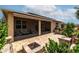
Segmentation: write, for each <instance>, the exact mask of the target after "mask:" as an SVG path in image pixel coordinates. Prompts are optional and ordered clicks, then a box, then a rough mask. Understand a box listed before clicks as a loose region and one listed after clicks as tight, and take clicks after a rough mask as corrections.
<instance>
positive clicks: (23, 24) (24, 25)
mask: <svg viewBox="0 0 79 59" xmlns="http://www.w3.org/2000/svg"><path fill="white" fill-rule="evenodd" d="M22 29H26V21H22Z"/></svg>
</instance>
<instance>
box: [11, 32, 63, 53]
mask: <svg viewBox="0 0 79 59" xmlns="http://www.w3.org/2000/svg"><path fill="white" fill-rule="evenodd" d="M61 37H62V35H58V34H53V33H49V34H45V35H41V36H36V37H32V38H27V39H23V40H20V41H16V42H13V43H12V44H13V50H14V52H18V51H20V50H22V49H23V48H22V46H23V45H25V44H26V45H28V44H30V43H32V42H38V43H39V44H40V45H41V46H42V47H43V46H44V45H45V43H48V38H51V39H53V40H54V41H56V42H59V41H58V38H61Z"/></svg>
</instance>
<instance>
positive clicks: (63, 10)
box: [0, 5, 79, 24]
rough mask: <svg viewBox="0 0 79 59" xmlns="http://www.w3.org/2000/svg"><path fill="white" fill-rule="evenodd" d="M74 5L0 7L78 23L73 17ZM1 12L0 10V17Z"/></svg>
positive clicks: (0, 6) (0, 15) (0, 7)
mask: <svg viewBox="0 0 79 59" xmlns="http://www.w3.org/2000/svg"><path fill="white" fill-rule="evenodd" d="M74 7H75V5H0V9H10V10H14V11H18V12H32V13H36V14H40V15H43V16H47V17H51V18H55V19H57V20H60V21H64V22H65V23H67V22H73V23H75V24H79V20H78V19H76V17H75V12H76V10H75V9H74ZM2 16H3V14H2V13H1V12H0V18H1V17H2Z"/></svg>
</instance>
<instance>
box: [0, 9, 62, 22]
mask: <svg viewBox="0 0 79 59" xmlns="http://www.w3.org/2000/svg"><path fill="white" fill-rule="evenodd" d="M1 10H2V12H3V13H4V14H5V13H6V12H11V13H17V14H22V15H28V16H31V17H37V18H42V19H44V20H48V21H55V22H61V23H63V22H62V21H58V20H56V19H53V18H49V17H46V16H42V15H39V14H35V13H31V12H27V13H26V12H17V11H13V10H6V9H1ZM5 15H6V14H5Z"/></svg>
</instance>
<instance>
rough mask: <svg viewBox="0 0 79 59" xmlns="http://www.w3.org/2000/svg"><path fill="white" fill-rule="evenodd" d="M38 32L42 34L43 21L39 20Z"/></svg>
mask: <svg viewBox="0 0 79 59" xmlns="http://www.w3.org/2000/svg"><path fill="white" fill-rule="evenodd" d="M38 34H39V35H41V21H40V20H39V21H38Z"/></svg>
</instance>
